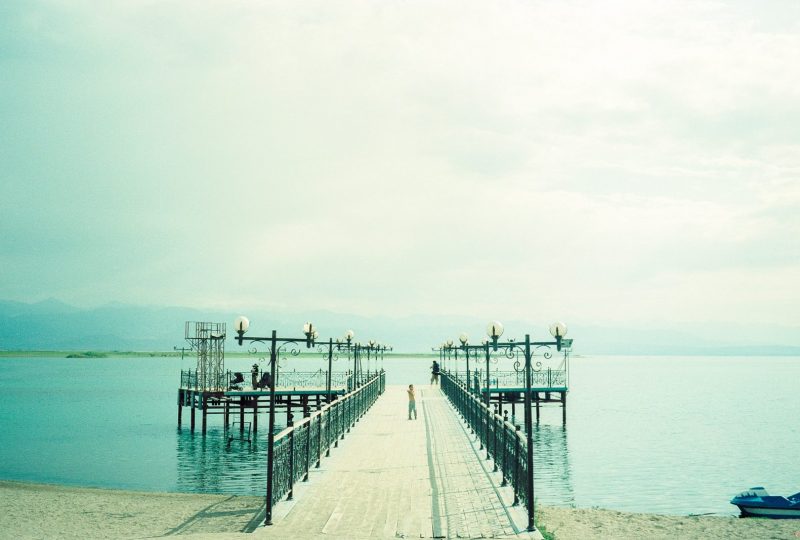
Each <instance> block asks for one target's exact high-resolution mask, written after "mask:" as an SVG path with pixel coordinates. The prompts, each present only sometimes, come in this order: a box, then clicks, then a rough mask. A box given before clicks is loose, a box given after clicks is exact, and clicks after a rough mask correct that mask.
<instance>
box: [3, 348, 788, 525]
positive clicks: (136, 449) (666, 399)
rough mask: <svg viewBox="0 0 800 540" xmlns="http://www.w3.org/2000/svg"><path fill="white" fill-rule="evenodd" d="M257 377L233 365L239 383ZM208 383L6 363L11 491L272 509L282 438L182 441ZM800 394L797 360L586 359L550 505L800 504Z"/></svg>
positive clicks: (547, 429) (672, 508)
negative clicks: (273, 452)
mask: <svg viewBox="0 0 800 540" xmlns="http://www.w3.org/2000/svg"><path fill="white" fill-rule="evenodd" d="M252 363H253V359H252V358H227V359H226V367H227V368H229V369H232V370H243V371H248V370H249V366H250V365H251V364H252ZM341 363H342V365H340V366H336V365H335V366H334V370H336V371H342V370H345V369H346V366H345V365H344V362H341ZM429 364H430V359H424V358H391V359H386V360H385V361H384V368H385V369H386V371H387V384H408V383H415V384H427V382H428V378H429V370H428V366H429ZM295 366H296V369H297V370H298V371H304V370H316V369H319V368H320V367H323V366H322V362H321V361H319V360H310V359H299V360H298V359H293V361H292V367H295ZM193 367H194V360H193V359H192V358H190V357H187V358H186V359H185V360H181V359H179V358H151V357H143V358H107V359H64V358H2V359H0V478H2V479H7V480H23V481H33V482H46V483H59V484H70V485H79V486H97V487H111V488H123V489H135V490H145V491H183V492H210V493H231V494H250V495H262V494H263V492H264V485H265V476H264V469H265V463H266V459H265V446H266V430H263V429H262V431H261V432H259V434H258V437H257V438H256V440H255V441H254V443H253V444H248V443H245V442H237V441H234V442H233V443H232V445H231V446H230V448H226V440H225V438H224V436H223V430H222V426H221V422H222V420H221V417H219V416H211V417H209V430H208V433H207V435H206V436H205V437H203V436H202V435H200V434H199V431H198V432H197V433H195V434H192V433H191V431H189V429H188V428H187V427H186V425H187V424H188V411H189V409H184V428H183V429H177V427H176V425H177V387H178V383H179V373H180V369H181V368H184V369H188V368H193ZM373 369H374V366H373ZM799 390H800V358H796V357H765V358H754V357H576V358H572V359H570V393H569V398H568V413H567V416H568V419H567V426H566V427H563V426H562V425H561V409H560V408H559V407H556V406H553V407H545V408H544V409H543V411H542V417H541V422H540V424H539V425H538V426H537V427H536V429H535V441H536V453H535V467H536V469H535V471H536V484H535V486H536V496H537V499H538V501H539V502H540V503H544V504H550V505H559V506H577V507H591V506H599V507H604V508H613V509H619V510H629V511H640V512H656V513H665V514H700V513H717V514H730V515H733V514H736V513H737V510H736V508H735V507H733V506H732V505H730V504H729V503H728V501H729V500H730V498H731V497H732V496H733V495H735V494H736V493H737V492H739V491H741V490H744V489H746V488H749V487H751V486H756V485H763V486H765V487H766V488H767V489H768V490H769V491H770V492H775V493H777V494H784V495H788V494H790V493H796V492H797V491H800V458H798V456H800V423H798V418H800V399H798V391H799ZM262 415H263V416H262V418H261V419H260V421H259V425H260V426H264V427H266V425H267V420H266V413H262Z"/></svg>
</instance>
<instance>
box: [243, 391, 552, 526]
mask: <svg viewBox="0 0 800 540" xmlns="http://www.w3.org/2000/svg"><path fill="white" fill-rule="evenodd" d="M407 404H408V398H407V395H406V387H405V386H387V387H386V391H385V392H384V394H383V395H382V396H381V398H380V399H378V401H377V402H376V403H375V405H374V406H373V407H372V408H371V409H370V411H369V412H368V413H367V414H366V415H365V416H364V417H363V418H362V419H361V421H360V422H359V423H358V425H357V427H356V428H355V429H353V430H352V432H351V433H350V434H348V437H347V438H345V439H344V440H343V441H342V442H341V444H340V445H339V448H338V449H337V450H336V451H334V452H332V453H331V457H330V458H326V459H324V460H322V467H321V468H320V469H314V470H313V471H312V472H311V476H310V480H309V482H307V483H300V484H297V486H296V488H295V495H294V499H293V500H292V501H281V502H280V503H279V504H277V505H276V507H275V510H274V512H275V513H274V515H273V525H272V526H269V527H259V529H258V530H257V531H256V535H257V536H259V537H263V538H293V539H305V538H308V539H311V538H319V537H324V538H329V539H333V538H348V539H361V538H540V536H539V535H538V533H535V532H534V533H529V532H527V531H526V530H525V526H526V525H527V517H526V515H525V511H524V509H523V508H522V507H519V506H518V507H513V506H512V504H511V503H512V501H513V494H512V493H511V488H508V487H500V482H501V478H500V475H499V473H492V472H491V470H492V469H491V467H490V466H489V465H488V464H487V462H485V461H484V458H483V454H482V453H481V452H479V451H478V447H477V446H476V445H473V442H472V440H473V439H474V437H472V436H470V435H469V431H468V430H467V429H466V428H465V427H464V424H462V422H461V420H460V418H459V416H458V414H457V413H456V412H455V410H454V409H453V408H452V407H451V405H450V404H449V402H448V400H447V398H446V397H445V396H444V394H442V392H441V391H440V389H439V388H438V387H430V386H422V387H419V388H417V413H418V419H416V420H408V419H407V411H408V406H407Z"/></svg>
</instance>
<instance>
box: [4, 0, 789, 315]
mask: <svg viewBox="0 0 800 540" xmlns="http://www.w3.org/2000/svg"><path fill="white" fill-rule="evenodd" d="M16 10H17V13H18V16H16V17H13V16H12V17H9V19H8V21H10V22H8V23H7V24H8V26H7V28H10V29H11V31H9V32H7V33H6V35H5V37H4V38H3V43H4V44H5V45H7V47H4V49H5V50H6V51H8V52H7V53H6V54H5V55H3V56H0V63H2V66H0V67H2V68H3V69H4V71H5V72H7V73H10V74H12V76H11V78H10V81H11V82H10V83H8V82H6V83H5V84H3V83H0V84H2V86H0V94H1V95H2V96H3V97H4V98H6V99H4V100H3V104H2V105H0V110H1V111H2V113H3V114H4V117H6V118H9V123H8V127H7V129H6V130H5V134H4V135H3V134H0V138H2V139H3V140H2V141H0V142H3V143H4V144H2V145H0V148H4V149H5V150H2V149H0V152H5V154H0V156H3V157H4V158H5V159H7V160H8V161H7V163H9V164H10V165H9V166H7V167H4V169H3V172H2V173H0V174H2V175H3V179H4V182H5V181H7V182H8V183H9V185H11V183H13V185H15V186H16V188H17V189H15V191H14V193H11V194H9V196H8V197H7V198H6V199H5V202H4V203H0V204H3V205H4V208H3V210H4V216H3V217H0V226H2V228H3V230H4V232H7V234H4V238H3V239H2V240H0V247H2V252H3V253H4V254H12V255H13V257H11V256H9V264H7V265H5V269H6V270H5V271H6V272H7V273H8V275H9V276H10V277H11V279H8V280H4V283H5V285H4V286H3V287H1V288H0V297H9V298H15V299H37V298H42V297H48V296H57V297H62V298H64V299H66V300H69V301H73V302H77V303H89V304H91V303H99V302H102V301H105V300H111V299H118V300H123V301H141V302H146V303H156V304H157V303H177V304H190V305H205V304H209V305H212V304H213V305H216V306H219V305H225V304H230V305H231V306H233V305H236V304H238V303H241V302H243V301H249V302H254V303H256V304H257V305H262V306H263V305H266V306H275V305H291V306H298V307H307V308H309V309H310V308H315V307H324V308H330V309H336V310H340V311H356V312H361V313H384V312H385V313H390V314H411V313H421V312H428V313H461V312H471V313H475V314H478V313H492V314H495V315H496V316H500V317H502V316H504V315H503V314H504V313H508V314H509V316H515V317H530V316H531V315H530V313H531V311H532V310H538V311H546V312H549V313H556V312H557V313H559V314H563V315H564V316H570V317H573V318H579V319H583V320H589V319H603V320H604V319H606V318H613V317H621V318H624V316H627V317H635V318H637V319H640V320H650V319H653V320H659V319H661V320H676V319H680V318H681V317H684V318H687V319H692V320H696V319H697V318H703V317H705V318H707V319H713V318H720V319H726V320H740V321H745V320H748V319H751V318H754V317H756V316H758V317H759V320H763V319H764V318H769V317H772V316H774V317H776V318H780V319H781V320H783V321H784V322H786V320H787V319H788V320H790V321H791V322H794V323H800V321H798V317H797V313H793V312H792V308H791V307H790V304H788V303H787V300H786V299H795V300H796V299H798V296H800V285H798V284H797V283H798V282H797V280H791V279H787V278H788V276H790V275H791V274H792V273H793V272H794V270H796V268H797V266H798V258H800V253H798V248H797V243H796V241H795V240H794V239H795V238H797V233H798V232H800V231H799V230H798V228H799V227H800V225H799V224H798V218H797V217H795V216H796V215H797V212H796V210H797V208H798V206H799V205H800V187H798V186H800V182H799V181H798V180H799V178H798V171H800V152H798V148H799V147H800V140H798V135H797V131H796V125H797V121H798V120H800V107H798V106H797V103H798V97H800V96H798V92H800V90H798V89H800V68H798V67H797V66H798V64H797V62H796V58H797V57H798V56H800V37H798V36H800V33H799V32H797V30H798V20H800V19H798V18H796V17H795V15H797V14H798V13H797V8H796V7H794V5H792V4H782V5H777V4H776V5H759V7H757V8H754V7H753V6H752V5H750V4H748V3H742V4H737V3H732V2H725V3H721V2H661V3H653V2H648V3H643V2H562V3H544V2H539V3H523V2H515V1H504V2H499V3H484V2H450V1H442V2H435V3H430V2H403V3H370V2H357V1H354V2H346V3H342V4H331V3H327V2H309V3H303V4H297V3H296V2H271V3H268V4H253V3H250V2H225V3H217V2H204V3H193V4H191V5H187V4H185V3H181V2H173V3H163V2H150V3H129V2H108V3H100V4H98V3H93V2H87V3H84V4H76V3H74V2H48V3H40V4H33V5H20V6H17V8H16ZM31 223H34V224H35V225H34V227H33V229H34V230H33V231H29V230H28V229H30V228H31V227H30V224H31ZM53 245H55V246H56V248H61V249H51V248H52V246H53ZM48 246H50V247H48ZM64 246H68V248H69V249H65V248H64ZM4 257H5V255H4ZM23 274H24V275H30V276H31V277H32V279H21V278H20V276H22V275H23ZM777 282H780V283H782V284H783V285H782V287H781V294H780V295H779V294H777V293H774V291H773V292H770V293H769V294H763V295H758V294H753V293H752V292H751V291H752V290H753V289H754V288H756V287H765V286H766V285H767V284H769V283H777ZM737 283H738V284H744V285H737ZM795 305H796V304H795ZM542 316H543V317H544V318H545V319H547V318H548V317H547V316H546V314H543V315H542Z"/></svg>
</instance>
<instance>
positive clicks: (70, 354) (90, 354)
mask: <svg viewBox="0 0 800 540" xmlns="http://www.w3.org/2000/svg"><path fill="white" fill-rule="evenodd" d="M319 354H320V353H319V352H318V351H317V352H301V353H300V355H299V356H300V358H318V357H319ZM183 356H184V357H190V358H194V357H195V356H196V353H195V352H194V351H186V352H185V353H184V354H183ZM253 356H254V355H252V354H250V353H248V352H239V351H236V352H228V351H225V357H226V358H252V357H253ZM146 357H151V358H181V352H180V351H177V352H176V351H92V350H89V351H86V350H84V351H73V350H60V351H0V358H87V359H88V358H90V359H96V358H146ZM393 357H403V358H409V357H411V358H438V355H437V354H431V353H402V352H387V353H385V358H393Z"/></svg>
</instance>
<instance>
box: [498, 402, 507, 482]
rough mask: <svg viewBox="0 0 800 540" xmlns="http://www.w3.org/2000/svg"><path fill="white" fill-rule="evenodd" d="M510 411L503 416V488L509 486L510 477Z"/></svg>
mask: <svg viewBox="0 0 800 540" xmlns="http://www.w3.org/2000/svg"><path fill="white" fill-rule="evenodd" d="M507 424H508V411H505V413H504V414H503V466H502V473H503V482H502V483H501V484H500V485H501V486H506V485H508V482H507V481H506V476H508V474H507V471H508V425H507Z"/></svg>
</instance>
